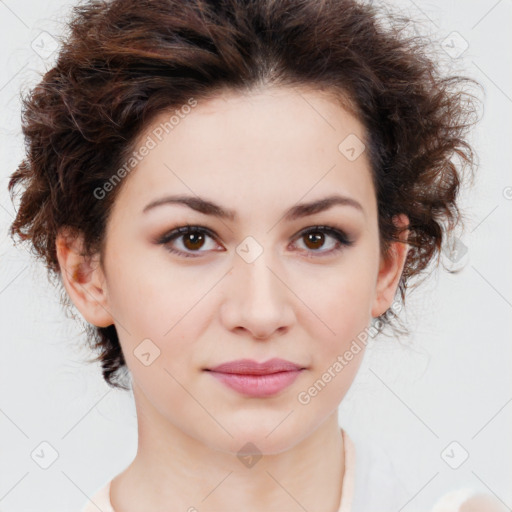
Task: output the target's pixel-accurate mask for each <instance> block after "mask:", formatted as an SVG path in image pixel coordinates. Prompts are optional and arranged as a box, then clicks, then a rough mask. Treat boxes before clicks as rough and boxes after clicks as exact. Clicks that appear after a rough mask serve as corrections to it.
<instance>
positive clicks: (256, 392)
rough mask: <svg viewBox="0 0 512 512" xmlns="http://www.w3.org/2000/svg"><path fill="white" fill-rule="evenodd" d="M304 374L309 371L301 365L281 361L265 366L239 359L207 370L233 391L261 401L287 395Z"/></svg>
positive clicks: (270, 362) (271, 362)
mask: <svg viewBox="0 0 512 512" xmlns="http://www.w3.org/2000/svg"><path fill="white" fill-rule="evenodd" d="M304 370H306V368H305V367H303V366H301V365H299V364H296V363H292V362H291V361H286V360H284V359H277V358H274V359H271V360H269V361H265V362H263V363H258V362H256V361H253V360H250V359H239V360H236V361H231V362H228V363H223V364H220V365H218V366H215V367H214V368H207V369H205V371H207V372H208V373H209V374H210V375H212V377H214V378H215V379H217V380H218V381H219V382H221V383H222V384H224V385H226V386H227V387H229V388H230V389H232V390H234V391H237V392H238V393H240V394H243V395H245V396H250V397H257V398H264V397H269V396H273V395H276V394H277V393H279V392H280V391H283V390H284V389H285V388H287V387H288V386H290V385H291V384H292V383H293V382H294V381H295V379H296V378H297V377H298V376H299V375H300V374H301V373H302V372H303V371H304Z"/></svg>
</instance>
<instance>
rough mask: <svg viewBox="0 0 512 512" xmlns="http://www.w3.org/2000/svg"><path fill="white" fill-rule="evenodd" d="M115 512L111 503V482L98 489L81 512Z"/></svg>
mask: <svg viewBox="0 0 512 512" xmlns="http://www.w3.org/2000/svg"><path fill="white" fill-rule="evenodd" d="M98 510H101V511H102V512H114V509H113V508H112V505H111V503H110V481H109V482H107V483H106V484H105V485H103V487H101V488H100V489H98V490H97V491H96V492H95V493H94V494H93V495H92V497H91V498H90V499H89V501H88V502H87V503H86V504H85V506H84V507H83V508H82V510H81V511H80V512H98Z"/></svg>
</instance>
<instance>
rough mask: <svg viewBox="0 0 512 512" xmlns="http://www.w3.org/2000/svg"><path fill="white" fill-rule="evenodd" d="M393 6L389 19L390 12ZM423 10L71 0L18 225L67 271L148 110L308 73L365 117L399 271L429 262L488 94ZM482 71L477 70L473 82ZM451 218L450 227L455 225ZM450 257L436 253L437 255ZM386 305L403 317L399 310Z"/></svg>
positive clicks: (115, 379)
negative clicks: (421, 16) (430, 27)
mask: <svg viewBox="0 0 512 512" xmlns="http://www.w3.org/2000/svg"><path fill="white" fill-rule="evenodd" d="M389 22H391V23H389ZM411 23H412V21H411V20H410V19H406V18H404V17H403V16H397V15H394V14H392V13H389V12H387V11H384V10H382V9H378V8H377V7H375V6H373V5H367V4H363V3H359V2H357V1H355V0H293V1H291V0H220V1H219V0H113V1H109V2H105V1H96V0H94V1H90V2H87V3H85V4H83V5H78V6H75V7H74V9H73V13H72V18H71V20H70V22H69V29H70V31H69V34H68V35H67V37H66V38H64V40H63V41H62V47H61V49H60V52H59V55H58V59H57V61H56V64H55V65H54V66H53V67H52V69H50V70H49V71H48V72H46V74H44V76H43V78H42V80H41V81H40V83H39V84H38V85H37V86H35V87H34V88H33V89H32V90H31V91H30V92H29V93H28V94H27V96H26V97H23V98H22V105H23V113H22V127H23V134H24V137H25V145H26V158H25V159H24V160H23V161H22V162H21V164H20V165H19V167H18V169H17V170H16V171H15V172H14V173H13V174H12V175H11V177H10V181H9V184H8V188H9V191H10V193H11V199H12V200H14V196H15V194H14V189H15V186H16V185H18V184H20V185H23V193H22V195H21V201H20V206H19V209H18V210H17V215H16V218H15V220H14V222H13V223H12V225H11V227H10V232H9V233H10V235H11V237H14V235H17V236H18V237H19V238H20V239H21V240H29V241H30V242H31V244H32V249H34V250H35V253H36V254H37V256H38V257H40V258H42V259H43V260H44V262H45V264H46V267H47V270H48V275H49V278H50V280H51V281H53V278H57V284H59V285H60V286H61V292H62V296H61V298H62V299H63V301H64V302H65V303H66V304H67V305H68V306H70V305H71V304H70V303H69V298H68V297H67V295H66V293H65V291H64V289H63V286H62V281H61V276H60V268H59V264H58V260H57V255H56V236H57V233H58V231H59V230H60V229H61V228H63V227H64V226H66V227H69V228H71V229H72V231H74V232H75V233H77V234H78V233H79V234H81V235H82V236H83V241H84V248H85V253H87V254H89V255H92V254H95V253H98V252H99V253H100V255H102V254H103V250H104V245H105V240H104V232H105V226H106V222H107V218H108V216H109V212H110V211H111V208H112V205H113V203H114V201H115V198H116V196H117V194H118V193H119V190H120V188H121V187H120V186H117V187H115V188H114V189H113V190H112V191H110V192H109V193H108V194H107V196H106V197H105V199H102V200H98V199H97V198H96V197H95V194H94V190H95V189H97V188H98V187H101V186H103V185H104V183H105V182H106V181H108V179H109V178H110V177H111V176H112V174H113V171H114V170H116V169H118V168H119V167H120V166H121V165H122V163H123V162H125V161H126V157H127V155H130V154H131V153H132V152H133V151H134V143H135V141H136V139H137V137H138V135H140V134H141V133H142V132H143V130H145V129H146V127H147V126H148V125H149V124H150V123H151V121H152V119H154V117H155V116H156V115H157V114H159V113H160V112H162V111H170V110H173V109H174V107H179V106H181V105H183V104H185V103H186V102H187V100H188V99H189V98H191V97H194V98H195V99H197V100H204V99H207V98H210V97H213V96H215V94H216V93H218V92H219V91H220V90H221V89H226V88H227V89H229V90H232V91H251V90H253V89H254V88H255V87H258V86H261V85H285V86H286V85H290V86H304V85H307V86H312V87H313V88H316V89H318V90H325V91H328V92H330V93H333V94H334V95H335V96H336V97H338V98H339V99H340V100H342V99H343V98H345V99H347V98H348V100H349V101H348V102H347V101H345V102H344V105H345V107H347V106H349V105H351V106H352V107H353V111H355V113H356V115H357V117H358V119H359V120H360V121H361V122H362V123H363V125H364V127H365V129H366V132H367V139H366V143H367V148H368V151H369V156H370V162H371V169H372V178H373V180H374V185H375V190H376V194H377V205H378V224H379V236H380V244H381V253H382V254H386V251H387V250H388V248H389V243H390V242H391V241H400V238H399V233H400V231H401V230H400V229H398V228H397V227H396V226H395V225H394V223H393V222H392V218H393V216H394V215H397V214H400V213H405V214H406V215H407V216H408V218H409V221H410V224H409V225H408V226H406V227H404V228H402V230H403V229H407V228H408V229H409V230H410V234H409V239H408V243H409V245H410V246H411V249H410V250H409V253H408V255H407V259H406V262H405V266H404V270H403V273H402V276H401V279H400V283H399V290H400V295H401V300H402V301H403V302H404V301H405V291H406V288H407V283H408V281H409V280H410V278H412V277H413V276H417V275H418V274H420V273H421V272H422V271H424V270H425V269H426V268H427V266H428V264H429V263H430V262H431V260H432V259H433V258H434V256H435V255H436V253H437V254H438V256H439V254H440V251H441V245H442V242H443V240H444V238H445V237H446V234H449V233H450V232H451V231H452V230H453V229H454V228H455V226H456V224H457V223H458V222H459V220H460V211H459V208H458V207H457V202H456V200H457V196H458V191H459V187H460V185H461V183H462V177H463V171H465V170H469V171H471V177H472V179H473V171H474V167H475V156H474V151H473V150H472V147H471V145H470V144H469V143H468V141H467V138H466V134H467V133H468V129H469V128H470V127H471V126H472V125H473V124H474V123H475V122H476V117H477V116H476V113H477V98H476V96H475V95H474V94H471V93H470V92H468V89H467V87H466V86H467V85H470V86H472V85H475V84H476V82H474V80H471V79H469V78H467V77H461V76H459V75H454V76H443V75H442V73H441V72H440V70H439V67H440V66H439V60H438V59H436V58H433V57H432V56H429V51H431V50H432V40H431V39H428V38H426V37H420V36H418V35H417V34H415V35H411V34H410V33H409V32H408V31H409V28H410V26H411ZM476 85H478V84H476ZM445 232H446V233H445ZM438 261H439V260H438ZM378 320H381V322H380V323H379V322H378V324H379V325H380V327H379V332H381V330H382V327H384V326H386V325H389V326H390V327H392V330H393V331H394V333H395V334H396V333H407V329H405V328H404V326H403V325H402V324H401V323H400V319H399V317H398V315H396V314H395V312H394V311H391V309H390V310H388V312H387V313H385V314H384V315H381V317H379V319H378ZM85 329H86V330H87V335H88V336H87V338H88V341H89V342H90V343H91V349H93V350H95V351H98V352H99V355H98V356H97V357H96V358H95V359H94V361H101V365H102V373H103V377H104V379H105V381H106V382H107V383H108V384H109V385H110V386H112V387H119V388H123V389H128V388H127V387H126V385H123V384H122V383H121V382H120V381H119V374H120V373H121V372H123V371H124V372H125V373H126V364H125V360H124V357H123V353H122V350H121V347H120V344H119V340H118V336H117V332H116V328H115V326H114V325H111V326H109V327H105V328H100V327H96V326H92V325H89V324H87V325H86V326H85Z"/></svg>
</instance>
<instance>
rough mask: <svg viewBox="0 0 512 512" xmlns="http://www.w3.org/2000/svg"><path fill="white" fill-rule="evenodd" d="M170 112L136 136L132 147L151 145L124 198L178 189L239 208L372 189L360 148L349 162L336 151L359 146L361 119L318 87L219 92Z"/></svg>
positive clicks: (143, 199) (143, 198) (142, 199)
mask: <svg viewBox="0 0 512 512" xmlns="http://www.w3.org/2000/svg"><path fill="white" fill-rule="evenodd" d="M176 111H178V113H180V109H179V108H177V109H173V110H172V111H165V112H160V113H159V114H158V115H157V116H156V117H155V118H154V119H153V120H152V122H151V124H150V125H149V126H147V127H146V129H145V130H144V131H143V133H141V135H140V136H139V138H138V140H137V142H136V144H135V149H136V150H137V149H138V148H142V146H143V145H147V146H149V145H151V146H152V147H151V149H150V150H149V151H148V152H147V154H146V156H144V157H143V158H141V160H140V162H138V164H137V166H136V169H135V171H133V172H132V173H131V175H130V176H129V180H128V183H126V184H125V185H126V186H125V187H124V188H126V190H123V192H122V194H123V195H124V197H125V199H126V200H130V201H132V202H136V203H137V204H138V205H142V203H144V205H145V204H147V203H148V202H149V201H151V200H154V199H155V198H157V196H158V194H160V195H162V194H163V193H164V192H168V193H175V192H179V193H188V194H195V195H198V196H201V197H215V199H216V201H218V202H221V203H222V204H225V205H230V206H232V207H233V208H236V204H238V205H240V208H242V207H243V206H244V205H245V206H247V205H249V204H253V205H257V204H258V201H261V200H265V201H267V200H270V201H273V202H274V203H275V202H277V203H280V202H286V204H293V203H295V202H298V201H299V200H300V199H301V198H302V197H304V196H307V197H304V199H305V200H312V199H315V198H317V197H323V196H325V195H326V193H329V194H330V193H332V192H339V193H346V194H347V195H352V196H355V197H356V198H357V200H359V201H360V202H364V201H365V196H368V194H370V196H371V194H372V192H373V185H372V181H371V175H370V168H369V162H368V159H367V155H366V151H363V152H362V154H361V155H360V156H359V158H356V159H354V160H351V159H349V158H347V155H346V154H345V153H344V152H343V151H342V149H343V144H344V141H346V140H347V139H348V140H352V139H351V137H352V138H354V139H353V140H355V141H359V143H360V144H363V142H362V141H363V140H364V139H365V132H364V128H363V126H362V124H361V123H360V122H359V121H358V119H357V118H356V117H354V116H353V115H352V114H351V113H349V111H348V110H346V109H344V108H343V107H342V106H341V104H340V103H339V102H337V101H336V100H335V99H334V98H333V97H332V96H331V95H328V94H326V93H324V92H322V91H315V90H311V89H306V88H304V89H297V88H284V87H283V88H270V89H261V90H258V91H253V92H251V93H243V94H242V93H238V92H232V91H224V92H222V93H219V94H218V95H217V96H215V97H213V98H210V99H208V100H199V101H197V102H196V105H195V106H194V107H190V108H187V109H183V111H182V112H181V115H179V116H177V115H175V114H176ZM185 112H186V113H185ZM173 115H174V123H171V122H170V119H171V118H172V117H173ZM176 120H177V121H178V122H176ZM150 141H151V143H150ZM149 143H150V144H149ZM340 145H341V149H340ZM357 149H358V150H359V148H357ZM260 204H261V203H260ZM283 206H284V205H283ZM142 208H143V206H142V207H140V208H139V207H138V210H141V209H142Z"/></svg>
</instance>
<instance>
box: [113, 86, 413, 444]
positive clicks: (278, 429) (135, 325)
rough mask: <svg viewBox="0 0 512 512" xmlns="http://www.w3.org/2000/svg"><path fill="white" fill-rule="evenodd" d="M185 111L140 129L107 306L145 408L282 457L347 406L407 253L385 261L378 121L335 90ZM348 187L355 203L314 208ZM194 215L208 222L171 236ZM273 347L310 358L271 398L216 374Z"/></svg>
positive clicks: (173, 423) (215, 437) (184, 427)
mask: <svg viewBox="0 0 512 512" xmlns="http://www.w3.org/2000/svg"><path fill="white" fill-rule="evenodd" d="M185 111H186V112H188V111H189V109H188V108H186V109H183V111H182V115H181V116H180V117H178V118H175V119H174V121H176V119H179V122H178V123H176V122H175V124H174V126H173V127H172V129H170V126H171V125H170V124H167V125H166V128H165V129H162V127H163V125H162V123H165V122H168V121H169V119H170V118H171V116H172V115H173V114H174V112H170V113H167V112H166V113H162V114H161V115H160V116H159V117H158V118H156V119H155V120H154V122H153V123H152V125H151V126H150V127H148V129H147V130H146V131H145V133H144V134H143V135H142V136H141V137H140V138H139V144H138V146H137V147H139V148H141V147H142V146H143V145H145V146H146V148H147V150H141V151H140V152H139V157H140V162H139V163H138V165H137V167H136V168H135V169H134V170H133V171H131V173H130V174H129V175H127V176H126V177H125V178H124V180H125V182H124V183H122V189H121V190H120V191H119V192H120V193H119V196H118V197H117V199H116V202H115V204H114V208H113V211H112V213H111V216H110V218H109V223H108V226H107V233H106V236H107V244H106V251H105V260H104V271H105V274H104V278H105V280H104V282H103V288H104V294H105V295H104V296H105V304H104V306H105V310H107V311H108V312H109V314H110V315H111V323H115V325H116V329H117V332H118V335H119V338H120V342H121V345H122V350H123V353H124V356H125V359H126V363H127V365H128V368H129V370H130V371H131V374H132V380H133V385H134V392H135V397H136V400H137V406H138V408H139V414H143V415H144V417H145V418H153V420H154V421H158V422H159V424H160V425H168V426H169V427H170V428H172V429H179V430H181V431H182V432H183V433H184V434H186V435H187V436H190V437H192V438H194V439H196V440H198V441H200V442H202V443H204V444H205V445H208V446H210V447H214V448H216V449H220V450H224V451H230V452H233V453H236V452H237V451H238V450H239V449H240V448H241V447H242V446H243V445H244V444H245V443H247V442H248V441H250V442H252V443H254V444H255V445H256V446H257V447H258V449H259V450H260V451H261V452H263V453H278V452H281V451H283V450H286V449H287V448H290V447H292V446H293V445H295V444H296V443H298V442H299V441H300V440H301V439H303V438H305V437H306V436H307V435H308V434H309V433H310V432H312V431H313V430H314V429H315V428H316V427H318V426H319V425H320V424H321V423H322V422H323V421H325V420H326V419H327V418H328V417H330V416H331V415H332V414H333V413H335V412H336V410H337V407H338V405H339V404H340V402H341V400H342V399H343V397H344V396H345V394H346V393H347V391H348V389H349V387H350V385H351V383H352V381H353V379H354V377H355V375H356V372H357V370H358V368H359V365H360V363H361V360H362V356H363V353H364V343H363V342H361V341H360V340H361V339H364V336H365V333H366V332H367V328H368V327H369V324H370V321H371V317H372V316H374V317H376V316H378V315H379V314H382V313H383V312H384V311H385V310H386V309H387V308H388V307H389V306H390V304H391V302H392V298H393V296H394V291H395V289H396V285H397V279H398V277H399V274H400V272H401V268H402V267H401V264H402V263H403V261H400V260H397V261H395V262H394V263H395V266H393V265H392V264H389V265H388V264H387V265H384V264H383V261H384V260H383V261H382V262H381V260H380V254H379V238H378V224H377V205H376V197H375V190H374V187H373V184H372V179H371V175H370V166H369V160H368V154H367V151H365V150H364V147H363V146H362V142H361V141H362V140H363V139H364V131H363V127H362V125H361V124H360V123H359V122H358V121H357V120H356V119H355V118H354V117H352V116H351V115H350V114H348V113H347V112H346V111H345V110H343V109H342V108H341V107H340V106H339V105H338V104H337V103H335V102H334V101H333V100H331V99H328V98H327V97H326V96H325V95H323V94H322V93H320V92H315V91H310V90H307V89H291V88H283V89H266V90H262V91H261V92H258V93H256V92H255V93H251V94H250V95H239V94H235V93H224V94H223V95H221V96H218V97H216V98H215V99H214V100H210V101H207V102H198V103H197V104H196V106H194V107H193V108H190V112H189V113H188V114H184V113H183V112H185ZM166 130H167V132H168V133H166ZM162 133H163V136H162ZM148 137H149V138H148ZM150 139H151V140H152V141H153V142H150ZM143 153H144V154H145V156H141V155H142V154H143ZM118 186H120V185H118ZM176 196H180V197H187V198H189V199H190V200H191V201H193V202H191V203H190V206H187V205H186V204H184V203H180V202H171V201H170V200H169V201H166V198H171V197H176ZM333 197H338V198H339V197H345V198H347V200H344V201H343V202H342V201H340V202H337V201H336V202H332V203H329V207H328V208H325V209H324V208H322V207H321V204H322V203H320V206H319V207H317V208H304V207H302V206H301V205H305V204H308V205H309V204H312V203H316V202H318V201H322V200H323V199H326V198H333ZM202 201H205V202H206V201H207V202H208V203H214V204H215V205H217V206H216V207H212V206H208V207H206V206H205V204H206V203H203V202H202ZM201 205H202V206H201ZM191 206H194V207H191ZM200 206H201V207H200ZM199 210H202V211H199ZM221 210H222V211H226V212H231V213H232V217H231V216H230V215H226V216H221V215H220V214H219V212H221ZM290 212H292V213H290ZM187 225H190V226H194V227H196V226H197V227H198V228H199V227H200V228H201V229H202V230H204V231H201V232H200V233H192V234H190V233H189V234H187V233H185V234H177V236H176V237H175V238H174V239H168V241H167V242H166V243H160V242H159V240H160V241H161V239H162V238H163V237H165V236H166V235H167V234H169V233H171V232H172V231H173V230H175V229H177V228H180V227H183V226H187ZM316 226H328V229H324V228H320V227H316ZM305 230H309V231H310V234H309V235H308V234H306V233H303V232H304V231H305ZM338 234H339V236H340V237H341V240H343V239H344V238H345V239H348V240H349V241H351V242H352V243H351V244H350V245H346V244H344V243H343V242H340V241H339V240H338V239H337V236H338ZM386 261H387V260H386ZM397 265H398V266H397ZM361 333H362V336H363V338H361ZM358 336H359V338H358ZM354 340H355V343H354ZM347 351H349V352H350V353H351V354H348V356H347V355H346V354H347ZM272 358H282V359H285V360H287V361H290V362H293V363H295V364H297V365H298V366H299V367H300V368H304V369H303V370H301V371H299V372H296V373H295V374H293V375H294V376H295V379H294V380H293V382H291V383H289V384H288V385H287V386H286V387H284V388H282V389H279V388H274V389H268V388H264V387H261V388H258V389H260V394H259V395H258V393H257V392H255V391H254V386H257V384H253V386H252V387H251V386H250V385H249V388H248V391H245V392H244V391H241V390H236V389H233V388H232V387H230V386H228V385H226V384H225V383H224V382H223V381H222V380H220V379H219V378H217V377H216V376H215V374H214V373H213V372H211V371H208V370H209V369H212V368H214V367H215V366H217V365H219V364H221V363H226V362H230V361H233V360H237V359H251V360H255V361H257V362H264V361H267V360H269V359H272ZM329 377H330V378H329ZM249 379H250V378H249ZM253 379H254V378H253ZM258 380H259V382H261V381H262V379H261V377H260V378H259V379H258ZM319 381H320V384H319ZM253 382H254V381H253ZM315 383H316V392H315V390H313V391H311V389H310V388H311V387H312V386H314V385H315ZM276 389H277V391H276ZM251 390H252V391H251ZM247 393H252V395H251V394H247ZM265 393H266V396H263V395H265ZM255 395H256V396H255Z"/></svg>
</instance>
